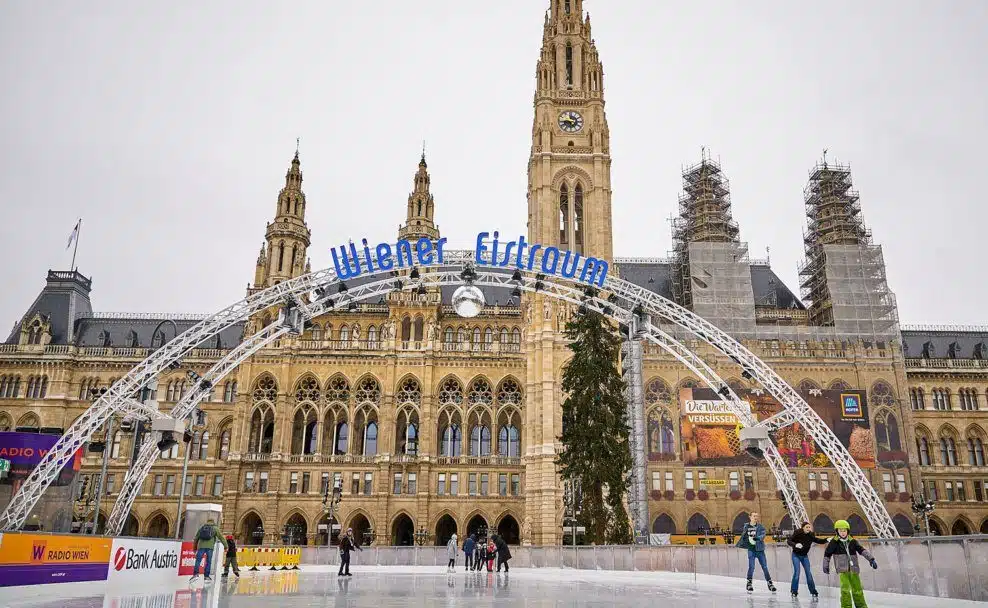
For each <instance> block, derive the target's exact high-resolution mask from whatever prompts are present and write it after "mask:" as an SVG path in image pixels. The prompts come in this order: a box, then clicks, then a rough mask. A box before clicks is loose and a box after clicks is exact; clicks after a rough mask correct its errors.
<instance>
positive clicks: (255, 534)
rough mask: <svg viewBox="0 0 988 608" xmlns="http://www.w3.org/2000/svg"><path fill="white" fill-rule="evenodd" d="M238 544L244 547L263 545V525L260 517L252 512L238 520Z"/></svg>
mask: <svg viewBox="0 0 988 608" xmlns="http://www.w3.org/2000/svg"><path fill="white" fill-rule="evenodd" d="M239 536H240V542H241V544H243V545H244V546H245V547H249V546H254V545H261V544H264V524H263V523H261V516H260V515H258V514H257V513H255V512H254V511H251V512H249V513H248V514H247V515H245V516H244V518H243V519H242V520H240V530H239Z"/></svg>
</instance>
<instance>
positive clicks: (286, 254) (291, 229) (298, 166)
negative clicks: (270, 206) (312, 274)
mask: <svg viewBox="0 0 988 608" xmlns="http://www.w3.org/2000/svg"><path fill="white" fill-rule="evenodd" d="M305 204H306V202H305V193H304V192H302V163H301V161H300V160H299V157H298V148H297V147H296V149H295V156H294V158H292V162H291V165H290V166H289V167H288V172H287V173H285V186H284V188H282V189H281V191H280V192H279V193H278V207H277V209H276V210H275V215H274V221H273V222H271V223H270V224H268V225H267V231H266V232H265V237H264V238H265V242H266V248H262V249H261V254H260V256H258V260H257V272H256V274H255V284H256V286H257V287H270V286H271V285H274V284H276V283H280V282H281V281H285V280H288V279H292V278H295V277H297V276H299V275H301V274H302V273H303V272H304V267H305V259H306V256H307V253H308V248H309V242H310V237H311V236H312V233H311V231H310V230H309V227H308V226H307V225H306V223H305Z"/></svg>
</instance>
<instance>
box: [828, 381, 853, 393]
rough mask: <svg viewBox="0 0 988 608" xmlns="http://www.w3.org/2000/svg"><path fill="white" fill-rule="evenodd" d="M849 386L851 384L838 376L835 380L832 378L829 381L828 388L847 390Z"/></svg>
mask: <svg viewBox="0 0 988 608" xmlns="http://www.w3.org/2000/svg"><path fill="white" fill-rule="evenodd" d="M850 388H851V385H850V384H848V383H847V382H844V381H843V380H841V379H840V378H838V379H836V380H834V381H833V382H831V383H830V390H832V391H846V390H849V389H850Z"/></svg>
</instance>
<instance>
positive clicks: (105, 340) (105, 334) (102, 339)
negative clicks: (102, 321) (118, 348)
mask: <svg viewBox="0 0 988 608" xmlns="http://www.w3.org/2000/svg"><path fill="white" fill-rule="evenodd" d="M96 340H97V341H98V342H99V345H100V346H102V347H103V348H108V347H110V346H113V340H111V339H110V331H109V330H107V329H104V330H103V331H101V332H99V337H98V338H96Z"/></svg>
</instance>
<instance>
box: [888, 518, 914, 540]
mask: <svg viewBox="0 0 988 608" xmlns="http://www.w3.org/2000/svg"><path fill="white" fill-rule="evenodd" d="M892 523H893V524H895V529H896V530H898V531H899V534H900V535H902V536H912V535H913V522H912V521H910V520H909V518H908V517H906V516H905V515H903V514H902V513H896V514H895V515H894V516H893V517H892Z"/></svg>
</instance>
